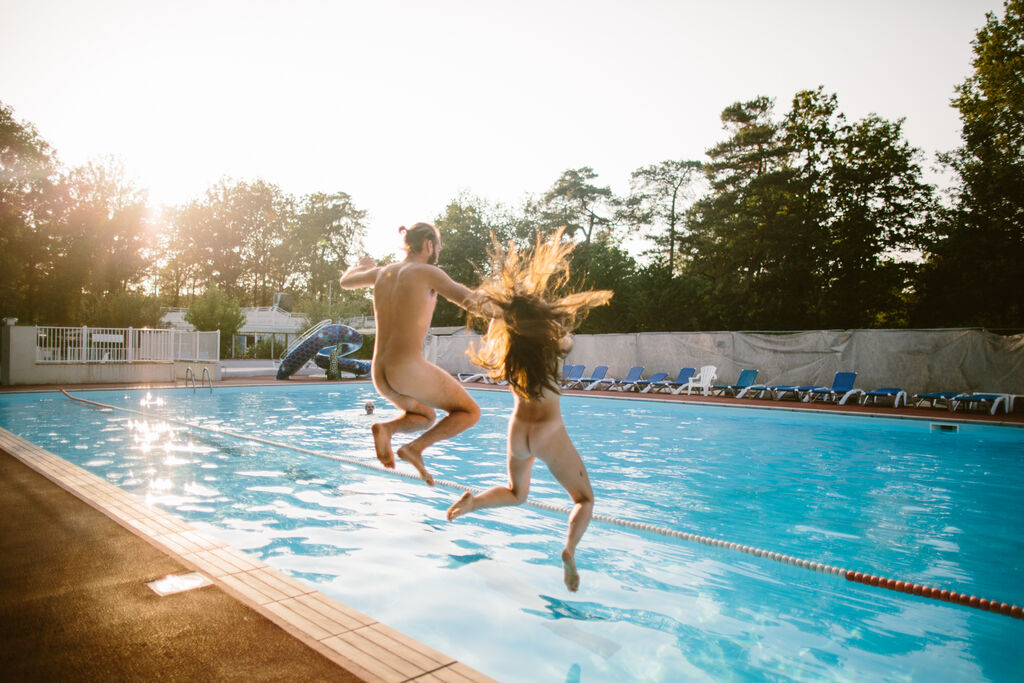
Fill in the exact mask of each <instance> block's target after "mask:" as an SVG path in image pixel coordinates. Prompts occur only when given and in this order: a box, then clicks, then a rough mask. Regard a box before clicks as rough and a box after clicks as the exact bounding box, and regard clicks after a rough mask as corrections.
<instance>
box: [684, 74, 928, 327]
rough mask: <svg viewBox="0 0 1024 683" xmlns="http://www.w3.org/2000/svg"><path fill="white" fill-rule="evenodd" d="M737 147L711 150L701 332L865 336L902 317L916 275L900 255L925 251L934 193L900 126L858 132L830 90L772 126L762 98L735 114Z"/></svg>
mask: <svg viewBox="0 0 1024 683" xmlns="http://www.w3.org/2000/svg"><path fill="white" fill-rule="evenodd" d="M722 121H723V123H724V124H725V127H726V130H728V131H729V132H730V133H731V137H730V138H729V139H728V140H726V141H724V142H722V143H720V144H719V145H717V146H715V147H714V148H712V149H711V150H709V151H708V156H709V157H710V158H711V163H709V164H707V166H706V170H707V174H708V179H709V181H710V183H711V191H710V192H709V193H708V194H707V195H705V196H704V197H702V198H701V199H700V200H699V201H698V202H696V204H695V205H694V208H693V210H692V211H691V213H690V216H689V220H690V227H691V230H692V233H691V235H690V236H689V237H688V238H687V239H686V240H684V246H685V247H686V249H687V251H686V257H687V259H688V260H689V262H690V263H689V266H688V267H687V269H686V271H685V273H686V274H687V275H689V276H692V277H693V278H694V281H693V282H692V283H691V284H692V286H693V287H694V291H695V292H698V293H699V292H704V293H705V294H704V296H706V297H707V300H706V301H705V302H703V303H704V316H705V317H704V323H703V324H704V325H708V326H711V327H715V328H721V329H738V328H747V329H808V328H816V327H866V326H871V325H875V324H878V322H879V321H883V320H884V321H894V320H899V319H905V317H906V311H905V304H906V298H905V296H904V295H903V293H904V292H905V291H906V290H907V289H908V288H909V286H910V276H911V275H912V271H911V270H910V269H909V268H908V267H906V266H905V265H902V264H900V263H898V262H897V261H896V260H895V258H894V257H895V255H897V254H900V253H905V252H906V251H907V250H909V249H911V248H914V247H916V246H918V245H920V244H921V242H922V241H923V234H924V232H925V231H926V230H927V228H928V224H929V220H930V216H931V212H932V210H933V190H932V188H931V187H930V186H929V185H927V184H926V183H924V182H923V181H922V180H921V168H920V165H919V164H918V159H919V157H920V152H919V151H918V150H916V149H914V148H913V147H911V146H910V145H909V144H908V143H906V142H905V141H904V140H903V139H902V122H901V121H898V122H889V121H885V120H883V119H881V118H879V117H877V116H875V115H870V116H868V117H866V118H865V119H863V120H861V121H858V122H856V123H853V124H849V123H847V122H846V119H845V116H844V115H843V114H842V113H840V112H839V110H838V101H837V98H836V96H835V95H829V94H826V93H824V91H823V89H822V88H818V89H817V90H814V91H804V92H800V93H797V95H796V96H795V97H794V99H793V106H792V109H791V111H790V112H789V114H788V115H787V116H786V117H785V118H784V119H783V120H781V121H777V120H775V118H774V117H773V106H772V102H771V100H769V99H768V98H766V97H759V98H757V99H754V100H751V101H749V102H738V103H736V104H733V105H732V106H730V107H728V108H726V110H725V111H724V112H723V113H722Z"/></svg>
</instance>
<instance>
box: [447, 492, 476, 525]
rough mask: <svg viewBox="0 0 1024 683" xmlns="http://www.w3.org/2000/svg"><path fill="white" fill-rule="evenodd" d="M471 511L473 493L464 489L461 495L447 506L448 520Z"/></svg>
mask: <svg viewBox="0 0 1024 683" xmlns="http://www.w3.org/2000/svg"><path fill="white" fill-rule="evenodd" d="M472 511H473V494H472V493H470V492H469V491H466V492H465V493H463V494H462V497H461V498H459V499H458V500H457V501H455V502H454V503H452V506H451V507H450V508H448V521H449V522H450V521H452V520H453V519H455V518H456V517H461V516H462V515H464V514H466V513H467V512H472Z"/></svg>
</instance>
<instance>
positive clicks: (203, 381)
mask: <svg viewBox="0 0 1024 683" xmlns="http://www.w3.org/2000/svg"><path fill="white" fill-rule="evenodd" d="M189 369H190V370H191V369H192V368H189ZM206 380H210V393H211V394H212V393H213V377H211V376H210V370H209V369H208V368H203V376H202V378H201V379H200V380H199V386H201V387H202V386H206Z"/></svg>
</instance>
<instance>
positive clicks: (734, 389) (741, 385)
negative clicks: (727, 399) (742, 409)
mask: <svg viewBox="0 0 1024 683" xmlns="http://www.w3.org/2000/svg"><path fill="white" fill-rule="evenodd" d="M756 379H757V370H741V371H740V376H739V377H738V378H737V379H736V383H735V384H715V385H714V386H712V387H711V390H712V391H717V392H719V393H721V394H722V395H723V396H725V395H728V394H732V395H733V396H735V397H736V398H743V396H744V395H745V394H746V393H747V391H749V390H750V387H751V386H752V385H753V384H754V380H756Z"/></svg>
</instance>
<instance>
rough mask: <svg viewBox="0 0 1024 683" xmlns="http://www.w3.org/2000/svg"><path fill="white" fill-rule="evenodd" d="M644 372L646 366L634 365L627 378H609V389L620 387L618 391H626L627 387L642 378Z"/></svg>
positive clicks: (613, 389)
mask: <svg viewBox="0 0 1024 683" xmlns="http://www.w3.org/2000/svg"><path fill="white" fill-rule="evenodd" d="M643 374H644V366H642V365H634V366H633V367H631V368H630V369H629V372H627V373H626V378H625V379H612V380H608V383H609V384H608V391H615V390H616V387H618V391H625V387H631V386H633V385H634V384H636V382H637V380H639V379H640V377H642V376H643Z"/></svg>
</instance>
